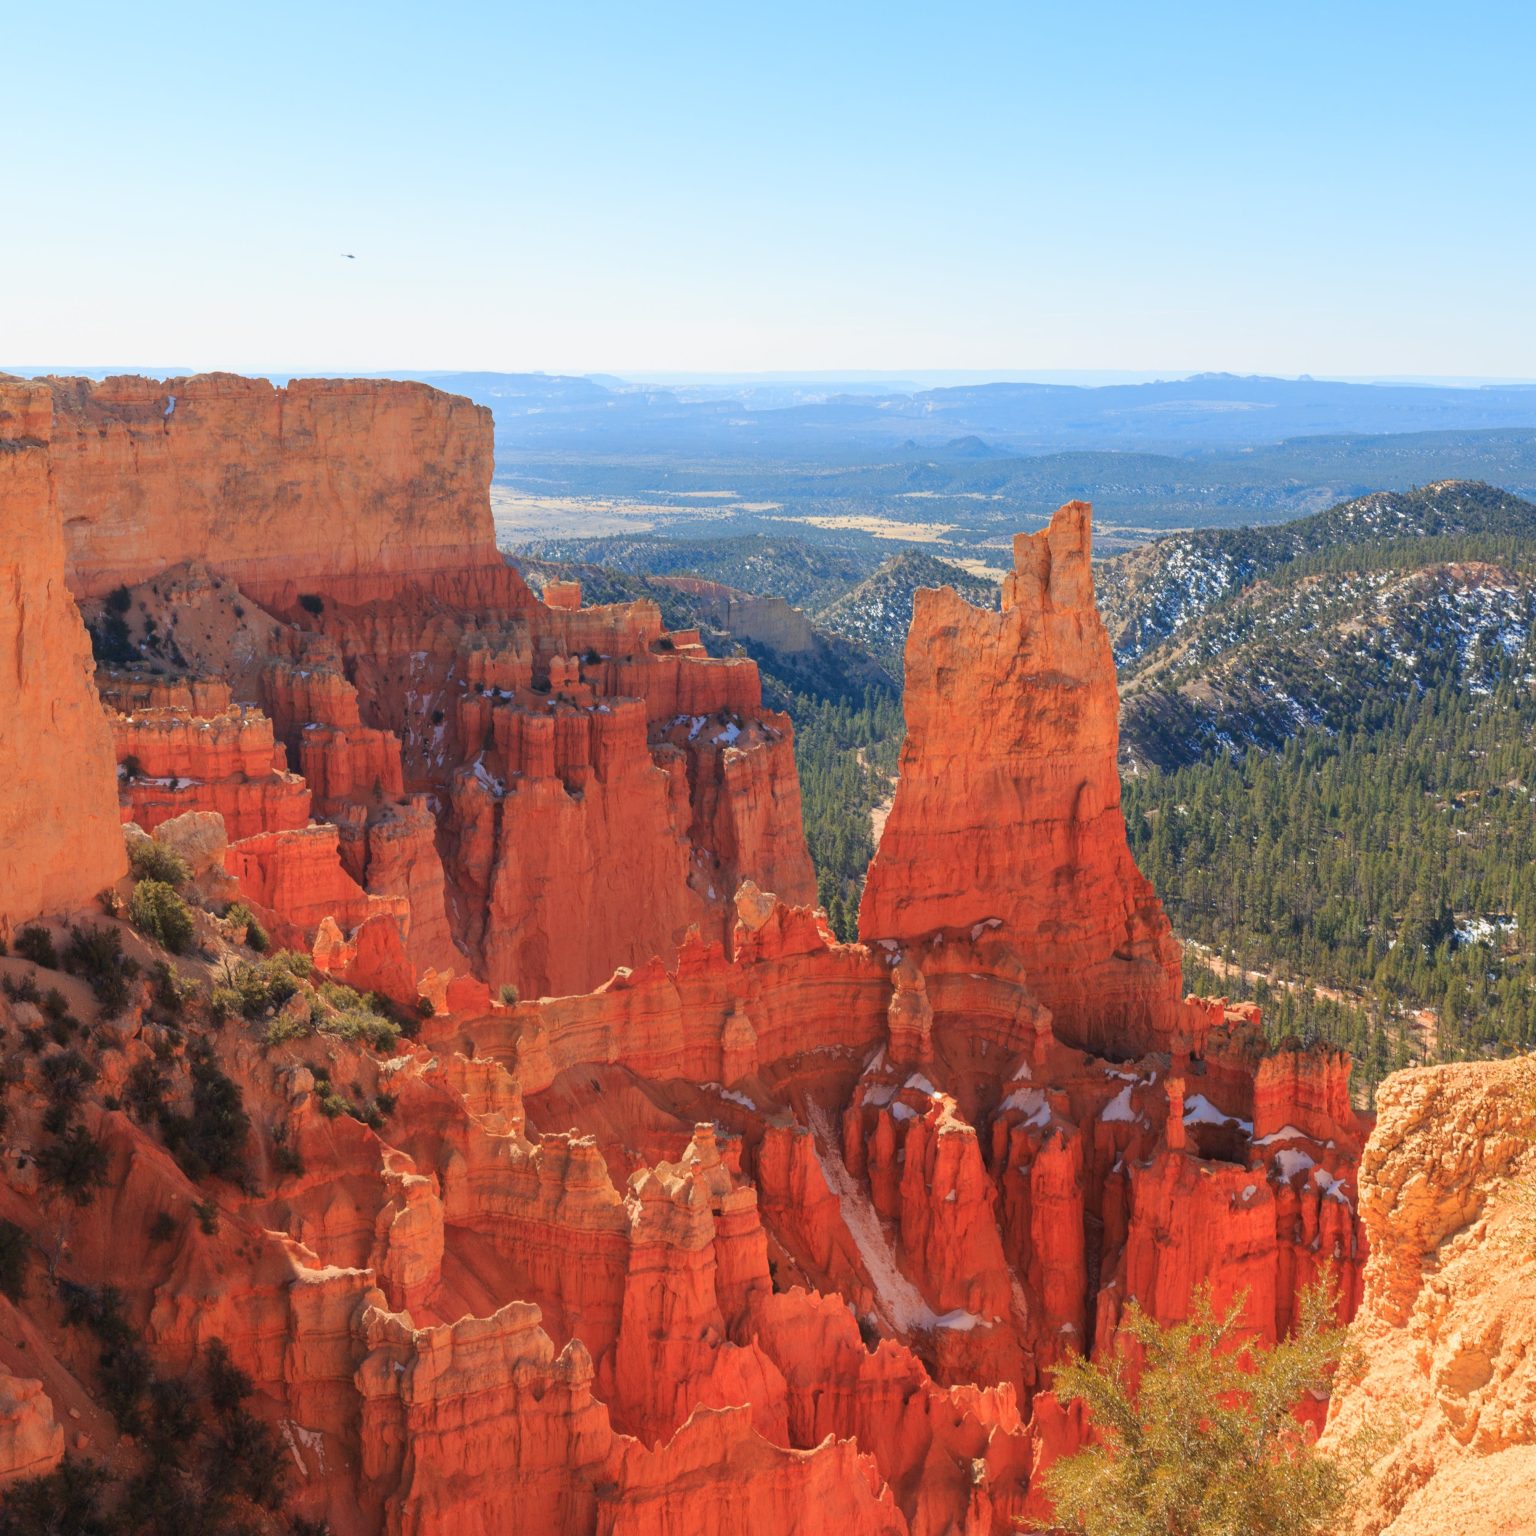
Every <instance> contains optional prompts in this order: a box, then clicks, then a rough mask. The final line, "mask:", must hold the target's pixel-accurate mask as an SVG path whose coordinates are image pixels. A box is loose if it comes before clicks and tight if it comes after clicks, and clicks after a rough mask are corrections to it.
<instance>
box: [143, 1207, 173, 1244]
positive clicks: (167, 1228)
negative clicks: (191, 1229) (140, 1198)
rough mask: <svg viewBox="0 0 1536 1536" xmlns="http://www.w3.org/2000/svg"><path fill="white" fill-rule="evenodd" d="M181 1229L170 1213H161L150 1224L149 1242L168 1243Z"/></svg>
mask: <svg viewBox="0 0 1536 1536" xmlns="http://www.w3.org/2000/svg"><path fill="white" fill-rule="evenodd" d="M180 1230H181V1229H180V1228H179V1227H178V1226H177V1225H176V1218H175V1217H174V1216H172V1215H171V1213H170V1212H169V1211H161V1212H160V1213H159V1214H158V1215H157V1216H156V1217H155V1219H154V1220H153V1221H152V1222H150V1224H149V1240H150V1242H152V1243H168V1242H170V1240H171V1239H172V1238H173V1237H175V1236H176V1234H177V1232H179V1231H180Z"/></svg>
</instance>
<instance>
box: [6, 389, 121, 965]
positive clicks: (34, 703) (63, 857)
mask: <svg viewBox="0 0 1536 1536" xmlns="http://www.w3.org/2000/svg"><path fill="white" fill-rule="evenodd" d="M52 418H53V407H52V401H51V398H50V395H49V391H48V389H47V388H46V387H45V386H43V385H39V384H24V383H21V382H19V381H18V382H15V383H0V524H3V526H0V719H3V720H4V722H5V724H4V729H3V730H0V786H3V788H0V935H4V934H6V933H7V932H8V931H9V930H10V929H12V928H14V927H15V926H16V925H17V924H18V923H22V922H25V921H27V920H28V919H29V918H33V917H36V916H38V914H40V913H43V912H59V911H64V910H68V909H71V908H79V907H82V906H85V905H86V904H87V903H89V902H90V900H91V898H92V897H94V896H95V895H96V893H97V892H98V891H100V890H101V889H102V888H103V887H104V886H108V885H111V884H112V882H113V881H115V880H116V879H117V878H118V876H119V875H121V874H122V872H123V870H124V869H125V868H126V861H125V857H124V853H123V841H122V835H121V833H120V832H119V831H118V830H117V823H118V813H117V797H116V795H115V793H114V791H113V773H112V762H113V754H112V738H111V734H110V732H109V731H108V729H107V723H106V720H105V719H104V718H103V716H102V712H101V708H100V705H99V704H98V702H97V699H96V693H95V690H94V688H93V687H92V686H91V665H90V648H89V646H88V644H87V642H86V636H85V631H84V629H83V628H82V627H81V623H80V615H79V613H78V612H77V611H76V610H75V605H74V603H73V602H72V601H71V600H70V596H69V592H68V590H67V588H66V586H65V550H64V531H63V524H62V521H61V515H62V514H61V508H60V505H59V487H58V484H57V481H56V478H55V476H54V474H53V472H52V459H51V456H50V453H49V449H48V442H49V438H50V434H51V432H52V429H53V419H52Z"/></svg>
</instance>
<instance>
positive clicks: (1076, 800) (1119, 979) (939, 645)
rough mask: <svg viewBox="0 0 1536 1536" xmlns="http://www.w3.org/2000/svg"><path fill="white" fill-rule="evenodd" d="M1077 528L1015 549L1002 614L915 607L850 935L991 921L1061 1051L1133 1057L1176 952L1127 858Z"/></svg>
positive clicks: (1102, 668)
mask: <svg viewBox="0 0 1536 1536" xmlns="http://www.w3.org/2000/svg"><path fill="white" fill-rule="evenodd" d="M1090 530H1091V516H1090V510H1089V507H1088V505H1087V503H1086V502H1069V503H1068V504H1067V505H1066V506H1064V507H1062V508H1061V509H1060V510H1059V511H1058V512H1057V513H1056V514H1055V516H1054V517H1052V519H1051V523H1050V526H1049V527H1048V528H1046V529H1045V530H1043V531H1042V532H1040V533H1035V534H1019V535H1018V536H1017V537H1016V538H1015V539H1014V541H1013V561H1014V568H1013V571H1012V572H1011V573H1010V575H1009V576H1008V578H1007V579H1006V580H1005V581H1004V583H1003V593H1002V608H1001V611H999V612H990V611H987V610H984V609H979V608H973V607H972V606H971V605H970V604H969V603H967V602H966V601H965V600H964V599H963V598H961V597H959V596H957V595H956V594H955V592H954V590H953V589H952V588H949V587H941V588H939V589H938V590H936V591H935V590H931V589H926V588H925V589H921V590H919V591H918V592H917V594H916V599H915V607H914V610H913V615H912V628H911V631H910V633H909V634H908V637H907V649H906V680H907V683H906V695H905V704H906V719H907V736H906V742H905V745H904V746H903V748H902V755H901V777H900V781H899V783H898V785H897V790H896V798H895V803H894V804H893V806H892V808H891V814H890V818H889V820H888V821H887V822H886V825H885V831H884V834H883V836H882V837H881V840H880V846H879V848H878V850H877V851H876V854H875V859H874V863H873V864H872V865H871V866H870V871H869V879H868V882H867V884H866V885H865V888H864V898H863V903H862V906H861V909H860V913H859V931H860V933H861V935H862V936H863V937H865V938H866V939H869V940H878V939H894V940H900V941H907V940H912V939H917V938H921V937H923V936H925V935H927V934H929V933H932V932H934V931H935V930H937V929H940V928H944V927H970V926H973V925H976V924H982V923H1001V924H1002V927H1003V931H1004V932H1005V933H1006V934H1007V935H1008V936H1009V937H1010V938H1011V939H1012V941H1013V942H1014V944H1015V945H1016V946H1017V948H1018V951H1019V954H1020V958H1021V959H1022V961H1023V963H1024V965H1025V968H1026V970H1027V971H1028V974H1029V980H1030V986H1031V988H1032V990H1033V991H1034V993H1035V994H1036V996H1038V997H1039V998H1040V1000H1041V1001H1042V1002H1043V1003H1044V1004H1045V1005H1046V1006H1047V1007H1048V1008H1049V1009H1050V1010H1051V1012H1052V1015H1053V1018H1054V1022H1055V1027H1056V1029H1057V1031H1058V1032H1059V1033H1060V1034H1061V1036H1062V1038H1063V1039H1065V1040H1068V1041H1070V1042H1072V1043H1073V1044H1077V1045H1082V1046H1085V1047H1090V1048H1094V1049H1103V1048H1107V1049H1109V1050H1112V1051H1124V1052H1127V1053H1129V1054H1134V1053H1135V1052H1136V1051H1137V1050H1139V1049H1143V1048H1145V1046H1147V1045H1149V1044H1151V1043H1154V1042H1160V1043H1166V1042H1167V1041H1168V1040H1169V1039H1170V1038H1171V1035H1172V1032H1173V1030H1174V1029H1175V1027H1176V1004H1177V997H1178V986H1179V952H1178V946H1177V945H1176V944H1175V942H1174V940H1173V935H1172V933H1171V931H1170V930H1169V927H1168V922H1167V919H1166V918H1165V917H1164V915H1163V910H1162V907H1161V905H1160V904H1159V902H1158V900H1157V897H1156V896H1155V895H1154V893H1153V891H1152V888H1151V886H1150V885H1148V884H1147V881H1146V880H1145V879H1144V878H1143V876H1142V874H1141V872H1140V871H1139V870H1138V869H1137V868H1136V865H1135V863H1134V861H1133V860H1132V858H1131V855H1130V850H1129V848H1128V847H1127V845H1126V840H1125V823H1124V820H1123V818H1122V816H1121V813H1120V779H1119V773H1118V770H1117V767H1116V756H1117V753H1118V750H1119V706H1118V700H1117V696H1116V691H1115V667H1114V657H1113V655H1112V653H1111V651H1110V647H1109V637H1108V635H1107V634H1106V633H1105V630H1104V624H1103V621H1102V620H1101V619H1100V618H1099V614H1098V610H1097V608H1096V607H1095V606H1094V598H1093V574H1092V569H1091V566H1090V546H1091V531H1090Z"/></svg>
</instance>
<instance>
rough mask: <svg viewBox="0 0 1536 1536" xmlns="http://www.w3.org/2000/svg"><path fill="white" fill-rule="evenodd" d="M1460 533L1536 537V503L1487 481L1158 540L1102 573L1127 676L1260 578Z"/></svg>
mask: <svg viewBox="0 0 1536 1536" xmlns="http://www.w3.org/2000/svg"><path fill="white" fill-rule="evenodd" d="M1462 534H1495V535H1511V536H1514V537H1519V538H1524V537H1532V536H1536V505H1532V503H1530V502H1529V501H1525V500H1523V499H1521V498H1520V497H1518V496H1513V495H1511V494H1510V493H1509V492H1508V491H1501V490H1498V489H1496V488H1495V487H1493V486H1491V485H1487V484H1484V483H1482V482H1479V481H1459V480H1445V481H1440V482H1438V483H1436V484H1433V485H1425V486H1416V487H1415V488H1414V489H1413V490H1411V491H1378V492H1375V493H1374V494H1372V495H1369V496H1361V497H1357V498H1355V499H1353V500H1350V501H1344V502H1340V503H1339V504H1338V505H1336V506H1332V507H1329V508H1328V509H1327V510H1326V511H1322V512H1318V513H1316V514H1314V515H1313V516H1310V517H1303V518H1299V519H1297V520H1295V521H1294V522H1288V523H1277V524H1270V525H1264V526H1259V527H1247V528H1202V529H1195V530H1191V531H1189V532H1185V533H1177V534H1172V535H1169V536H1168V537H1166V538H1161V539H1155V540H1153V541H1152V542H1151V543H1148V544H1144V545H1142V546H1140V547H1139V548H1136V549H1131V550H1127V551H1126V552H1124V553H1123V554H1118V555H1115V556H1114V557H1113V558H1111V559H1109V560H1106V561H1104V562H1103V564H1102V565H1100V566H1099V568H1098V570H1097V571H1096V572H1095V583H1096V586H1097V591H1098V599H1099V609H1100V612H1102V613H1103V615H1104V622H1105V624H1106V625H1107V626H1108V628H1109V633H1110V639H1111V641H1112V643H1113V644H1114V647H1115V660H1116V662H1117V664H1118V665H1119V666H1120V668H1121V669H1122V672H1123V673H1124V672H1127V671H1132V670H1134V669H1135V668H1136V665H1137V663H1138V662H1139V661H1140V660H1141V658H1142V657H1144V656H1146V655H1147V653H1148V652H1149V651H1151V650H1152V649H1153V648H1154V647H1156V646H1157V645H1159V644H1160V643H1161V642H1162V641H1165V640H1167V639H1168V638H1169V637H1170V636H1172V635H1174V634H1177V633H1178V632H1179V631H1180V630H1181V629H1183V628H1184V627H1185V626H1186V625H1189V624H1192V623H1193V622H1194V621H1195V620H1197V619H1199V618H1200V617H1201V616H1202V615H1203V614H1205V613H1207V612H1208V611H1209V610H1210V609H1212V608H1213V607H1215V606H1216V605H1218V604H1219V603H1221V602H1223V601H1224V600H1225V599H1227V598H1230V597H1232V596H1233V595H1234V594H1236V593H1239V592H1241V591H1242V590H1243V589H1244V588H1245V587H1247V586H1249V585H1250V584H1251V583H1253V582H1255V581H1257V580H1259V579H1260V578H1261V577H1268V576H1272V575H1274V574H1275V573H1277V572H1279V571H1280V570H1281V568H1282V567H1284V566H1287V565H1291V564H1292V563H1293V562H1297V561H1301V560H1304V559H1306V558H1307V557H1310V556H1316V555H1323V554H1327V555H1330V556H1332V555H1334V554H1337V553H1338V552H1339V551H1340V550H1341V549H1345V548H1355V547H1357V546H1362V545H1365V546H1372V547H1379V546H1382V545H1385V544H1390V543H1395V542H1399V541H1403V540H1416V539H1423V538H1430V537H1443V536H1449V535H1462Z"/></svg>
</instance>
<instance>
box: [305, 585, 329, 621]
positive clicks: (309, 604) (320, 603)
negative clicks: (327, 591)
mask: <svg viewBox="0 0 1536 1536" xmlns="http://www.w3.org/2000/svg"><path fill="white" fill-rule="evenodd" d="M299 607H300V608H302V609H303V610H304V612H305V613H312V614H314V616H315V617H316V618H317V619H318V618H319V617H320V615H321V614H322V613H324V612H325V599H324V598H323V597H321V596H320V594H319V593H318V592H301V593H299Z"/></svg>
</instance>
